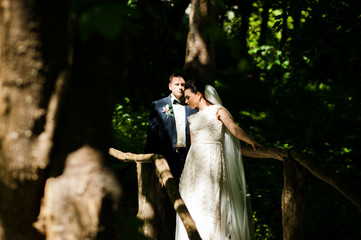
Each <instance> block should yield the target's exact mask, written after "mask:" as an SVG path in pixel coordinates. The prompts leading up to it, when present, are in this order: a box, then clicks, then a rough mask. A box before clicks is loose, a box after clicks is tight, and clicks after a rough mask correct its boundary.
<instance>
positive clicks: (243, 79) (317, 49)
mask: <svg viewBox="0 0 361 240" xmlns="http://www.w3.org/2000/svg"><path fill="white" fill-rule="evenodd" d="M131 2H132V3H131V4H129V7H130V8H131V9H130V10H131V11H133V15H132V16H133V18H132V21H131V23H132V24H135V25H131V26H132V27H129V26H128V27H129V31H128V32H127V33H126V35H128V37H130V38H132V36H133V37H134V38H132V39H133V41H132V48H131V49H132V51H133V52H132V54H131V55H130V56H131V58H128V62H127V65H126V67H124V68H123V72H122V77H120V78H122V80H123V81H124V83H123V87H122V94H121V96H122V98H121V99H120V101H119V104H118V105H117V107H116V110H115V114H114V118H113V123H114V129H115V140H116V142H115V144H114V147H115V148H117V149H121V150H122V151H130V152H134V153H142V150H143V146H144V144H140V143H144V142H145V132H146V127H147V121H148V114H149V111H150V109H149V108H150V103H151V102H152V101H153V100H156V99H159V98H161V97H164V96H167V95H168V94H169V91H168V87H167V83H168V82H167V81H168V76H169V75H170V73H171V72H172V71H182V70H183V65H184V59H185V48H186V41H187V34H188V21H187V15H183V13H184V10H185V9H186V7H187V4H185V3H183V4H182V3H180V2H179V1H163V2H162V3H159V2H158V4H154V2H152V3H150V2H145V1H144V2H143V1H131ZM217 4H218V12H217V14H218V21H217V25H216V26H214V28H212V29H207V30H208V34H210V35H211V36H212V37H213V38H214V39H215V46H216V53H215V56H216V69H215V71H216V79H215V81H214V82H211V83H210V84H213V85H214V86H215V87H216V89H217V91H218V92H219V94H220V96H221V98H222V100H223V105H224V106H226V107H227V108H228V109H229V110H230V111H231V112H232V114H233V115H234V118H235V119H236V121H237V122H238V123H239V124H240V126H242V127H243V128H244V129H246V130H247V131H248V132H249V133H250V134H251V135H252V136H253V137H254V138H255V139H257V141H259V142H260V143H262V144H264V145H266V146H275V147H279V148H283V149H292V148H296V149H299V150H301V151H303V152H304V153H306V154H308V155H310V156H312V158H313V159H314V161H317V162H318V163H319V164H321V165H322V166H324V167H326V168H328V169H330V170H331V171H333V172H335V173H338V174H341V175H352V176H355V177H356V178H357V177H360V176H361V171H360V169H361V163H360V161H358V159H359V157H360V150H359V148H358V145H359V143H360V127H359V126H360V120H361V115H360V114H361V111H360V109H361V106H360V103H361V99H360V89H361V88H360V86H361V85H360V83H359V82H360V80H361V75H360V71H359V70H358V69H359V68H360V67H361V59H360V56H361V55H360V53H361V49H360V48H361V45H360V44H359V43H360V42H361V32H360V30H361V15H360V13H361V11H360V10H361V9H360V3H358V2H357V1H334V0H331V1H322V0H321V1H277V0H276V1H273V0H261V1H250V0H243V1H217ZM135 20H136V21H135ZM137 23H141V24H137ZM124 28H126V25H124ZM123 30H124V29H123ZM123 34H124V32H123ZM133 44H134V45H133ZM244 164H245V172H246V178H247V183H248V185H249V189H250V193H251V197H252V207H253V210H254V215H255V220H256V222H255V223H256V236H257V237H256V238H257V239H281V236H282V219H281V201H280V197H281V193H282V187H283V165H282V163H280V162H278V161H274V160H269V159H268V160H267V159H247V158H246V159H245V160H244ZM129 167H130V166H129ZM120 171H122V172H123V173H124V172H125V171H126V172H127V173H128V174H129V169H128V168H124V170H122V169H120ZM133 171H134V170H133ZM123 177H124V175H123ZM133 182H135V180H133ZM306 183H307V191H306V198H307V206H306V211H307V214H306V216H307V218H306V223H307V232H308V233H307V234H306V235H307V239H329V238H331V237H335V238H338V239H358V238H359V237H360V236H361V231H360V230H359V228H358V226H360V224H361V219H360V218H361V215H360V214H361V213H360V211H358V210H356V209H355V207H354V206H353V205H351V204H350V203H349V202H348V201H347V200H346V199H345V198H344V197H343V196H342V195H340V194H339V193H338V192H336V191H335V190H334V189H332V188H331V187H330V186H328V185H327V184H325V183H324V182H322V181H320V180H319V179H317V178H315V177H314V176H312V175H311V174H307V181H306Z"/></svg>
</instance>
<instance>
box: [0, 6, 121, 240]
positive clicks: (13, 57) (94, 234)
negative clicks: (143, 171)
mask: <svg viewBox="0 0 361 240" xmlns="http://www.w3.org/2000/svg"><path fill="white" fill-rule="evenodd" d="M0 1H1V5H0V6H1V11H0V14H1V15H0V18H1V19H0V23H1V25H0V27H1V35H0V36H1V43H0V55H1V58H0V59H1V62H0V68H1V71H0V74H1V75H0V84H1V85H0V119H1V120H0V147H1V148H0V171H1V172H0V239H1V240H3V239H4V240H5V239H6V240H8V239H9V240H10V239H11V240H20V239H21V240H26V239H31V240H36V239H43V238H44V236H42V235H41V234H40V233H39V232H38V231H36V229H35V228H34V227H33V224H34V222H35V221H36V218H37V216H38V215H39V209H40V203H41V198H42V196H43V194H44V200H43V202H42V207H41V213H40V215H39V220H38V222H37V223H36V224H35V226H36V228H37V229H38V230H40V231H41V232H42V233H44V234H46V238H47V239H50V240H52V239H96V238H97V239H102V238H103V239H109V237H108V238H107V236H106V234H105V232H108V231H109V227H110V225H111V224H112V220H113V219H112V217H113V216H114V208H113V207H115V206H116V203H117V200H118V198H119V194H120V192H119V186H118V184H117V182H116V181H115V178H114V176H113V175H112V174H111V173H110V172H109V170H107V168H106V164H105V160H106V158H107V157H108V156H107V152H108V147H109V143H110V139H111V136H112V127H111V116H112V113H113V108H114V105H115V102H116V98H115V93H116V92H115V89H117V86H116V85H115V84H114V83H116V82H119V80H118V79H114V77H113V78H112V77H109V76H116V74H115V73H116V71H117V68H116V67H114V66H113V65H111V64H114V65H116V64H117V63H116V62H115V63H114V61H110V59H108V58H109V57H108V58H107V57H106V56H112V55H113V54H109V53H110V52H111V53H113V52H114V51H116V50H117V48H116V47H114V46H112V45H110V46H109V44H108V45H107V43H106V42H104V41H97V46H98V47H99V48H94V45H92V44H94V42H90V41H89V42H88V43H89V45H86V44H83V43H81V44H77V45H76V46H75V55H74V56H75V59H74V65H76V68H75V70H73V69H71V66H70V65H69V63H68V58H71V56H69V54H68V53H69V51H68V43H69V39H68V23H69V19H68V13H69V6H68V1H63V0H61V1H59V0H55V1H49V2H44V1H40V0H29V1H20V0H11V1H9V0H0ZM102 44H103V46H104V45H107V48H106V49H104V48H101V47H102ZM101 54H104V56H105V57H102V55H101ZM94 65H95V66H94ZM108 74H109V75H108ZM45 183H46V185H45ZM44 186H45V192H44ZM106 220H107V221H106ZM102 229H105V232H102V231H101V230H102Z"/></svg>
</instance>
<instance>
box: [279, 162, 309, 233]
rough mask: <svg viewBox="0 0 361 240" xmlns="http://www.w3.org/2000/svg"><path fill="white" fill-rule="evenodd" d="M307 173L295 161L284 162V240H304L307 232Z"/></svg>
mask: <svg viewBox="0 0 361 240" xmlns="http://www.w3.org/2000/svg"><path fill="white" fill-rule="evenodd" d="M305 189H306V187H305V171H304V168H303V167H302V166H301V165H300V164H298V163H297V162H296V161H294V160H293V159H289V158H286V159H285V160H284V186H283V192H282V225H283V240H303V239H304V232H305Z"/></svg>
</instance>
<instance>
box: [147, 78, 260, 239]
mask: <svg viewBox="0 0 361 240" xmlns="http://www.w3.org/2000/svg"><path fill="white" fill-rule="evenodd" d="M169 90H170V91H171V94H170V95H169V96H168V97H165V98H163V99H160V100H158V101H154V102H153V103H152V110H151V113H150V120H149V126H148V133H147V142H146V146H145V152H146V153H158V154H162V155H164V156H165V157H166V159H167V161H168V164H169V167H170V170H171V172H172V174H173V176H174V178H175V179H176V180H177V181H178V182H179V192H180V194H181V197H182V199H183V200H184V202H185V204H186V206H187V208H188V211H189V213H190V215H191V216H192V218H193V220H194V221H195V223H196V227H197V230H198V232H199V234H200V236H201V238H202V239H203V240H218V239H219V240H223V239H232V240H249V239H251V238H252V236H251V235H252V233H251V231H250V228H251V216H250V206H249V203H248V202H247V198H246V193H247V192H246V182H245V176H244V170H243V163H242V156H241V151H240V144H239V140H238V139H241V140H243V141H244V142H246V143H248V144H250V145H252V147H253V148H254V149H255V150H256V149H257V147H259V146H261V145H260V144H258V143H257V142H255V141H254V140H253V139H252V138H250V137H249V136H248V134H247V133H246V132H245V131H244V130H243V129H242V128H240V127H238V126H237V125H236V124H235V122H234V121H233V120H232V117H231V116H230V114H229V113H228V112H227V110H226V109H225V108H224V107H223V106H222V102H221V100H220V98H219V96H218V94H217V92H216V90H215V89H214V88H213V87H212V86H210V85H204V84H202V83H201V82H197V81H187V82H186V81H185V77H184V76H183V75H182V74H180V73H174V74H172V75H171V76H170V78H169ZM183 99H185V102H183ZM168 202H169V203H170V201H168ZM167 208H172V210H169V211H170V212H169V214H168V215H167V216H165V218H167V217H168V219H164V221H165V222H167V223H168V227H167V228H166V229H165V230H166V231H168V232H169V236H170V237H169V239H174V236H175V239H176V240H187V239H189V238H188V235H187V232H186V230H185V228H184V226H183V223H182V221H181V220H180V218H179V217H178V216H177V217H176V216H175V211H174V209H173V206H171V204H168V207H167ZM169 217H170V219H169ZM175 222H176V224H175Z"/></svg>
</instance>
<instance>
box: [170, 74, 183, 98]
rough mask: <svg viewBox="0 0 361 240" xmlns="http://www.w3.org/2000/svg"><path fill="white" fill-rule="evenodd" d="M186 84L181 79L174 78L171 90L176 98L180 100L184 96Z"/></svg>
mask: <svg viewBox="0 0 361 240" xmlns="http://www.w3.org/2000/svg"><path fill="white" fill-rule="evenodd" d="M185 83H186V82H185V81H184V79H183V78H181V77H174V78H172V81H171V82H170V83H169V90H171V91H172V93H173V95H174V97H175V98H177V99H178V100H180V99H181V98H182V97H183V94H184V84H185Z"/></svg>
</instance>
